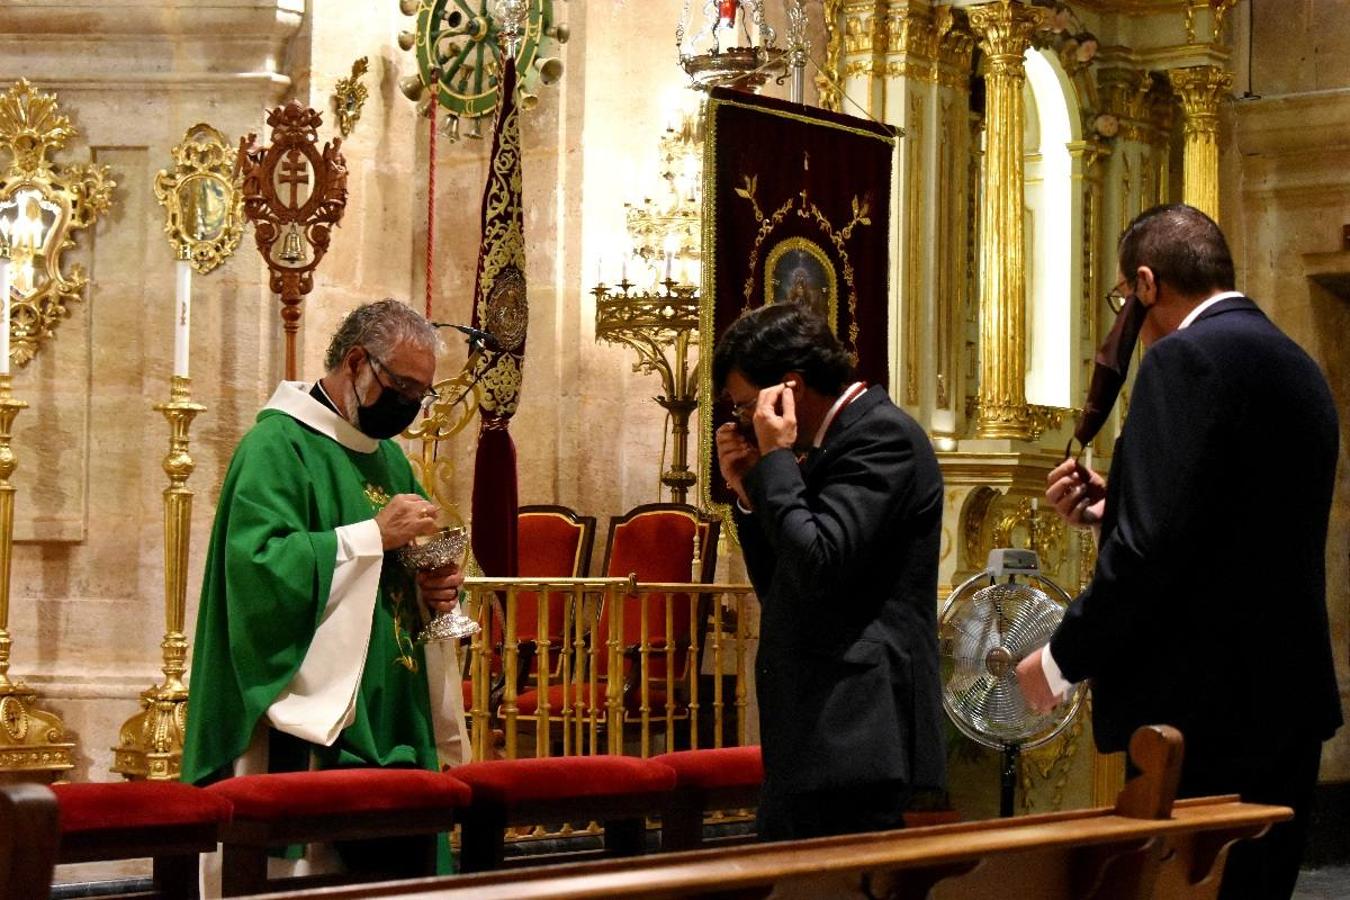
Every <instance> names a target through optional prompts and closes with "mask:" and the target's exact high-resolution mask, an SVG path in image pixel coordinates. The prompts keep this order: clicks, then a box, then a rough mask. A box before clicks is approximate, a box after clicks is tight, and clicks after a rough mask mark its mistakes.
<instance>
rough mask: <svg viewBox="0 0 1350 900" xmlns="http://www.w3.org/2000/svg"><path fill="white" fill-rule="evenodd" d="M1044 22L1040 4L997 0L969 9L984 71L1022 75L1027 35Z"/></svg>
mask: <svg viewBox="0 0 1350 900" xmlns="http://www.w3.org/2000/svg"><path fill="white" fill-rule="evenodd" d="M1044 21H1045V11H1044V10H1043V9H1041V8H1040V7H1031V6H1025V5H1023V4H1022V3H1019V2H1016V0H999V2H997V3H988V4H985V5H983V6H975V7H972V8H971V9H970V27H971V28H972V29H974V31H975V34H977V35H978V36H979V38H980V49H982V50H983V51H984V53H985V60H986V63H987V65H988V70H987V74H988V75H992V76H999V75H1005V76H1008V77H1011V78H1018V79H1020V78H1022V77H1023V76H1024V74H1025V71H1024V69H1023V66H1022V54H1024V53H1026V51H1027V48H1028V47H1030V46H1031V35H1032V33H1033V32H1034V31H1035V30H1036V29H1037V28H1038V27H1040V25H1041V24H1042V23H1043V22H1044Z"/></svg>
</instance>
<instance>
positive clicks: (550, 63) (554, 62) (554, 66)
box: [534, 56, 563, 84]
mask: <svg viewBox="0 0 1350 900" xmlns="http://www.w3.org/2000/svg"><path fill="white" fill-rule="evenodd" d="M534 67H535V68H536V69H538V70H539V82H540V83H541V84H554V83H555V82H557V80H558V79H559V78H562V73H563V63H562V60H561V59H558V57H556V56H544V57H540V58H539V59H536V60H535V61H534Z"/></svg>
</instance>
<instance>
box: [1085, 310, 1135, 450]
mask: <svg viewBox="0 0 1350 900" xmlns="http://www.w3.org/2000/svg"><path fill="white" fill-rule="evenodd" d="M1148 309H1149V308H1148V307H1147V306H1145V305H1144V304H1142V303H1140V302H1139V298H1138V297H1136V296H1135V295H1134V294H1131V295H1130V296H1129V297H1127V298H1126V300H1125V305H1124V306H1123V307H1121V310H1120V313H1119V314H1118V315H1117V316H1116V323H1115V324H1114V325H1112V326H1111V332H1110V334H1108V335H1107V336H1106V341H1105V342H1104V343H1103V344H1102V345H1101V347H1100V348H1098V350H1097V357H1096V359H1095V361H1094V365H1093V367H1092V381H1091V383H1090V384H1089V385H1088V395H1087V400H1086V401H1084V402H1083V414H1082V415H1081V416H1079V418H1078V426H1077V427H1076V428H1075V429H1074V432H1073V437H1072V438H1069V444H1068V446H1066V447H1065V448H1064V456H1065V458H1068V457H1070V456H1073V442H1074V440H1075V439H1077V441H1078V444H1079V446H1081V447H1086V446H1087V445H1088V444H1089V443H1091V441H1092V439H1093V438H1095V437H1096V436H1097V432H1099V431H1101V430H1102V426H1103V425H1105V424H1106V417H1107V416H1109V415H1110V414H1111V407H1113V406H1115V405H1116V398H1117V397H1119V396H1120V389H1121V388H1122V387H1124V385H1125V377H1126V376H1127V375H1129V373H1130V357H1132V356H1133V355H1134V345H1135V343H1136V342H1137V341H1138V340H1139V332H1140V331H1141V330H1143V327H1144V318H1145V317H1146V316H1147V315H1148Z"/></svg>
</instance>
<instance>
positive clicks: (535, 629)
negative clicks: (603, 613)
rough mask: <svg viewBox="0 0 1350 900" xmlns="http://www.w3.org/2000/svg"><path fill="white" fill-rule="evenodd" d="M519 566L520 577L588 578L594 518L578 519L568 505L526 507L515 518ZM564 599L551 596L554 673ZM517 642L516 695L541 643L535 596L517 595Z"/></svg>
mask: <svg viewBox="0 0 1350 900" xmlns="http://www.w3.org/2000/svg"><path fill="white" fill-rule="evenodd" d="M516 522H517V523H518V528H519V531H518V543H519V551H518V553H519V556H518V559H519V564H518V570H519V573H520V577H522V578H584V577H585V576H586V574H587V573H588V572H589V571H590V568H591V546H592V544H594V542H595V517H594V516H582V515H578V514H577V513H576V512H575V511H574V510H572V509H569V508H568V507H566V506H543V505H537V506H522V507H521V508H520V511H519V514H518V516H517V519H516ZM566 607H567V599H566V597H565V595H564V594H562V593H560V592H557V591H554V592H551V593H550V594H549V597H548V640H549V645H550V648H551V649H550V652H549V657H550V663H551V669H552V670H553V672H554V674H556V670H557V668H558V663H559V660H561V658H562V653H563V652H567V651H570V650H571V648H570V647H569V648H563V647H561V641H562V635H563V615H564V611H565V610H566ZM516 639H517V640H518V641H520V654H521V657H520V659H521V663H520V669H519V672H520V681H519V683H518V685H517V690H522V689H524V687H525V681H526V679H527V678H528V676H529V675H530V673H531V672H532V671H533V670H534V667H535V664H536V655H537V652H538V651H537V648H538V644H537V642H538V640H539V598H538V596H537V595H536V593H535V592H534V591H522V592H521V593H519V594H517V595H516Z"/></svg>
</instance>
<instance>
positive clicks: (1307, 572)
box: [1050, 297, 1341, 762]
mask: <svg viewBox="0 0 1350 900" xmlns="http://www.w3.org/2000/svg"><path fill="white" fill-rule="evenodd" d="M1338 437H1339V433H1338V430H1337V424H1336V409H1335V407H1334V405H1333V404H1332V398H1331V393H1330V391H1329V390H1328V388H1327V384H1326V380H1325V379H1324V378H1323V377H1322V373H1321V371H1320V370H1319V369H1318V368H1317V365H1316V364H1315V363H1314V362H1313V361H1312V360H1311V359H1310V358H1309V357H1308V355H1307V354H1306V353H1304V352H1303V350H1302V349H1300V348H1299V346H1298V345H1297V344H1295V343H1294V342H1293V341H1291V340H1290V339H1289V338H1288V337H1286V336H1285V335H1284V334H1283V333H1282V332H1281V331H1280V330H1279V329H1278V328H1276V327H1275V326H1274V325H1273V324H1272V323H1271V322H1270V320H1269V319H1267V318H1266V316H1265V314H1264V313H1262V312H1261V311H1260V310H1259V309H1258V308H1257V306H1256V304H1254V303H1252V301H1250V300H1248V299H1247V298H1245V297H1241V298H1231V299H1227V300H1221V301H1219V302H1218V303H1216V304H1215V305H1214V306H1212V307H1210V308H1209V309H1207V310H1206V311H1205V312H1204V313H1202V314H1201V315H1200V316H1199V317H1198V318H1197V319H1196V321H1195V322H1193V323H1192V324H1191V325H1190V326H1189V327H1188V328H1186V329H1183V330H1181V331H1177V332H1174V333H1173V334H1170V335H1168V336H1167V337H1165V338H1163V339H1162V340H1160V341H1158V342H1157V343H1156V344H1154V345H1153V346H1152V347H1151V348H1149V350H1148V351H1147V352H1146V353H1145V354H1144V359H1143V364H1142V365H1141V366H1140V368H1139V376H1138V379H1137V380H1136V382H1135V386H1134V392H1133V394H1132V395H1131V397H1130V407H1129V411H1128V414H1127V416H1126V419H1125V425H1124V428H1123V430H1122V432H1121V436H1120V439H1119V440H1118V441H1117V442H1116V450H1115V455H1114V458H1113V459H1112V462H1111V473H1110V477H1109V480H1108V486H1107V498H1106V515H1105V517H1104V519H1103V521H1102V529H1101V545H1100V548H1099V553H1098V561H1097V569H1096V572H1095V573H1094V574H1093V577H1092V582H1091V584H1089V585H1088V587H1087V589H1086V590H1085V591H1084V592H1083V593H1082V595H1080V596H1079V597H1078V598H1077V599H1076V600H1074V602H1073V603H1072V604H1071V605H1070V607H1069V610H1068V612H1067V614H1066V615H1065V618H1064V621H1063V623H1062V624H1061V625H1060V628H1059V630H1058V631H1057V632H1056V634H1055V635H1054V637H1053V639H1052V640H1051V642H1050V649H1051V653H1052V655H1053V656H1054V658H1055V661H1056V662H1057V663H1058V664H1059V666H1060V668H1061V670H1062V671H1063V673H1064V676H1065V677H1066V678H1068V679H1069V680H1071V681H1079V680H1081V679H1083V678H1091V679H1092V687H1093V719H1094V726H1095V732H1096V739H1097V745H1098V746H1099V747H1100V748H1101V749H1102V750H1103V751H1111V750H1120V749H1122V748H1124V747H1125V746H1126V744H1127V742H1128V740H1129V736H1130V733H1131V732H1132V731H1133V730H1134V729H1135V728H1136V727H1138V726H1140V725H1143V724H1146V723H1153V722H1166V723H1170V724H1173V725H1176V726H1177V727H1179V728H1180V729H1181V731H1182V733H1183V735H1184V736H1185V739H1186V756H1187V761H1188V762H1190V761H1191V760H1192V759H1193V758H1194V759H1225V758H1226V759H1231V758H1233V757H1235V756H1237V757H1240V758H1247V759H1253V760H1257V759H1263V758H1270V757H1271V755H1272V754H1273V753H1275V752H1276V751H1278V750H1279V749H1280V748H1281V746H1283V745H1284V744H1285V743H1286V742H1287V741H1289V740H1294V739H1303V740H1305V741H1306V740H1323V739H1325V738H1327V737H1330V736H1331V734H1332V733H1333V732H1334V731H1335V730H1336V728H1337V727H1339V726H1340V724H1341V710H1340V700H1339V695H1338V692H1337V687H1336V676H1335V672H1334V669H1333V666H1332V655H1331V644H1330V638H1329V636H1328V629H1327V609H1326V590H1325V588H1326V585H1325V578H1326V574H1325V572H1326V568H1325V558H1324V554H1325V548H1326V539H1327V516H1328V514H1329V511H1330V506H1331V491H1332V482H1333V479H1334V476H1335V468H1336V457H1337V444H1338Z"/></svg>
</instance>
